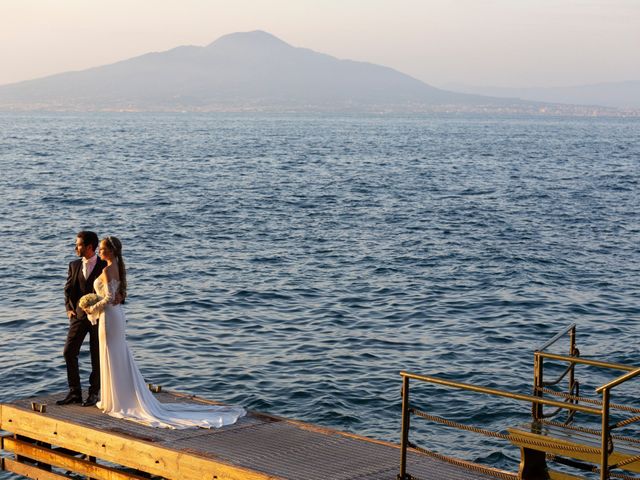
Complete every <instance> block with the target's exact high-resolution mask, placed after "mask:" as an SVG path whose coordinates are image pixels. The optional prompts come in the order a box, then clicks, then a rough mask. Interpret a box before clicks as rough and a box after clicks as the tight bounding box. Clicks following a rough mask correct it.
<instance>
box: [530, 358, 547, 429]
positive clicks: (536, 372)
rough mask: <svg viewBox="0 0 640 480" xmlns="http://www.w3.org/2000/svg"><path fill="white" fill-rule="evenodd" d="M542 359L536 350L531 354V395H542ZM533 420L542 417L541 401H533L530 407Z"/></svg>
mask: <svg viewBox="0 0 640 480" xmlns="http://www.w3.org/2000/svg"><path fill="white" fill-rule="evenodd" d="M543 362H544V359H543V357H542V356H541V355H539V354H538V352H535V353H534V354H533V395H534V396H535V397H542V382H543V372H544V363H543ZM531 411H532V414H533V419H534V420H541V419H542V417H543V406H542V404H541V403H534V404H533V405H532V407H531Z"/></svg>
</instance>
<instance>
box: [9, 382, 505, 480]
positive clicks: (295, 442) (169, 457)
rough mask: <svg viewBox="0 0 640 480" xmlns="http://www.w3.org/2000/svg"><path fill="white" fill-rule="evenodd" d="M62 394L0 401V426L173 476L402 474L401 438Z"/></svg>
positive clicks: (471, 478) (376, 478)
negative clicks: (179, 424)
mask: <svg viewBox="0 0 640 480" xmlns="http://www.w3.org/2000/svg"><path fill="white" fill-rule="evenodd" d="M62 396H63V395H54V396H47V397H39V398H30V399H24V400H18V401H15V402H12V403H9V404H4V405H2V406H0V408H1V412H0V420H1V422H0V429H2V430H5V431H7V432H10V433H12V434H16V435H17V436H18V437H17V438H19V439H20V438H22V439H25V438H26V439H27V440H26V441H31V442H33V441H38V442H40V444H41V445H50V444H51V445H54V446H57V447H62V448H64V449H69V450H73V451H74V452H79V453H82V454H86V455H88V456H91V457H96V458H97V459H98V465H99V464H100V463H101V462H102V461H104V462H105V464H106V463H109V464H110V465H111V467H113V464H114V463H115V464H118V465H122V466H124V467H127V468H130V469H135V470H136V471H137V474H141V475H144V473H147V474H149V475H155V476H160V477H163V478H169V479H186V478H201V479H204V478H207V479H216V478H219V479H223V478H224V479H229V480H231V479H237V480H246V479H249V478H251V479H254V478H255V479H292V480H328V479H331V480H349V479H358V480H395V478H396V475H397V474H398V467H399V459H400V451H399V448H398V446H397V445H393V444H390V443H385V442H378V441H375V440H371V439H367V438H364V437H359V436H355V435H351V434H347V433H343V432H338V431H335V430H331V429H327V428H321V427H317V426H314V425H310V424H305V423H302V422H298V421H293V420H288V419H284V418H278V417H273V416H270V415H265V414H260V413H255V412H250V413H249V414H248V415H247V416H246V417H243V418H241V419H240V420H239V421H238V422H237V423H236V424H234V425H229V426H226V427H223V428H220V429H210V430H209V429H187V430H170V429H157V428H152V427H147V426H144V425H140V424H137V423H133V422H130V421H126V420H121V419H116V418H113V417H110V416H108V415H104V414H103V413H101V412H100V411H99V410H98V409H97V408H85V407H81V406H79V405H69V406H63V407H60V406H57V405H55V400H56V399H58V398H61V397H62ZM156 396H157V398H158V399H159V400H160V401H161V402H201V403H215V402H210V401H206V400H204V399H200V398H196V397H192V396H185V395H181V394H178V393H172V392H162V393H158V394H156ZM32 401H35V402H38V403H42V404H46V405H47V406H46V412H45V413H38V412H34V411H33V410H32V408H31V402H32ZM125 446H126V448H125ZM47 448H48V447H47ZM54 451H55V450H54ZM17 453H19V452H17ZM19 458H20V456H19ZM27 463H28V462H27ZM12 465H15V460H12V461H8V462H5V468H6V469H9V470H10V469H11V468H10V467H11V466H12ZM408 465H409V466H410V472H411V474H412V475H414V476H415V477H418V478H421V479H424V480H426V479H439V480H475V479H479V480H483V479H491V478H496V477H500V478H505V474H506V472H503V471H498V470H496V471H495V472H493V473H492V472H490V471H487V472H486V473H479V472H478V471H471V470H469V469H467V468H463V467H461V466H458V465H454V464H451V463H449V462H446V461H443V460H440V459H436V458H432V457H430V456H426V455H421V454H419V453H417V452H413V451H412V452H410V453H409V460H408ZM7 467H9V468H7ZM31 468H33V469H36V468H37V466H33V465H32V466H31ZM63 470H64V469H63ZM487 470H489V469H487ZM55 472H56V469H54V473H55ZM143 472H144V473H143ZM21 473H22V474H23V475H24V471H22V472H21ZM34 475H35V474H34ZM56 475H60V476H59V477H56V476H55V475H54V476H53V477H48V478H68V477H65V476H64V472H62V473H58V474H56ZM92 477H93V478H101V477H98V476H94V474H93V473H92ZM33 478H36V477H35V476H33ZM41 478H44V477H41ZM102 478H113V476H107V475H106V474H105V476H104V477H102ZM129 478H132V477H129ZM513 478H514V479H515V478H516V476H515V475H513Z"/></svg>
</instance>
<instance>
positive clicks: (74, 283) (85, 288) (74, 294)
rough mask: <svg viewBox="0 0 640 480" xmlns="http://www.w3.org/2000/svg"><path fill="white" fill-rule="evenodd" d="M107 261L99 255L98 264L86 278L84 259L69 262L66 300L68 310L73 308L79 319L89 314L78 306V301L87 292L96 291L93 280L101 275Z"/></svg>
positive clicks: (65, 290)
mask: <svg viewBox="0 0 640 480" xmlns="http://www.w3.org/2000/svg"><path fill="white" fill-rule="evenodd" d="M106 266H107V262H105V261H103V260H101V259H100V257H98V259H97V260H96V265H95V266H94V267H93V270H92V271H91V273H90V274H89V278H87V279H85V278H84V275H83V274H82V259H81V258H79V259H78V260H74V261H72V262H70V263H69V273H68V275H67V283H65V285H64V302H65V305H66V307H67V312H68V311H69V310H73V311H75V312H76V317H77V318H78V319H79V320H85V319H86V318H87V314H86V313H85V312H84V310H82V309H81V308H80V307H78V301H79V300H80V298H81V297H82V296H83V295H86V294H87V293H95V292H94V291H93V281H94V280H95V279H96V278H98V277H99V276H100V274H101V273H102V270H103V269H104V267H106Z"/></svg>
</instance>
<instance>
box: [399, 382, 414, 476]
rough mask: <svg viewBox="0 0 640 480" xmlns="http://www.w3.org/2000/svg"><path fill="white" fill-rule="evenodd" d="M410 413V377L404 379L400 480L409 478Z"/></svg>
mask: <svg viewBox="0 0 640 480" xmlns="http://www.w3.org/2000/svg"><path fill="white" fill-rule="evenodd" d="M410 416H411V412H410V411H409V377H406V376H403V377H402V436H401V438H400V474H399V475H398V480H405V479H407V478H409V477H407V447H408V445H409V425H410V423H411V418H410Z"/></svg>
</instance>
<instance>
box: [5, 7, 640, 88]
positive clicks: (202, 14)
mask: <svg viewBox="0 0 640 480" xmlns="http://www.w3.org/2000/svg"><path fill="white" fill-rule="evenodd" d="M249 30H265V31H267V32H270V33H272V34H274V35H276V36H278V37H279V38H281V39H282V40H284V41H286V42H288V43H290V44H292V45H294V46H298V47H305V48H310V49H312V50H316V51H318V52H322V53H327V54H330V55H333V56H335V57H338V58H348V59H352V60H361V61H368V62H373V63H378V64H382V65H387V66H390V67H393V68H395V69H397V70H400V71H402V72H404V73H408V74H410V75H412V76H414V77H416V78H419V79H420V80H423V81H425V82H427V83H429V84H432V85H436V86H445V85H447V84H449V83H462V84H470V85H491V86H514V87H515V86H561V85H580V84H588V83H597V82H604V81H625V80H640V0H229V1H223V0H126V1H125V0H109V1H97V0H0V66H1V67H0V84H5V83H10V82H15V81H20V80H26V79H31V78H37V77H41V76H45V75H50V74H53V73H59V72H63V71H68V70H80V69H84V68H88V67H92V66H97V65H103V64H107V63H112V62H115V61H118V60H123V59H126V58H130V57H133V56H136V55H140V54H143V53H147V52H150V51H162V50H168V49H170V48H173V47H176V46H179V45H201V46H203V45H207V44H209V43H211V42H212V41H214V40H215V39H216V38H218V37H220V36H222V35H225V34H227V33H232V32H238V31H249Z"/></svg>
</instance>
